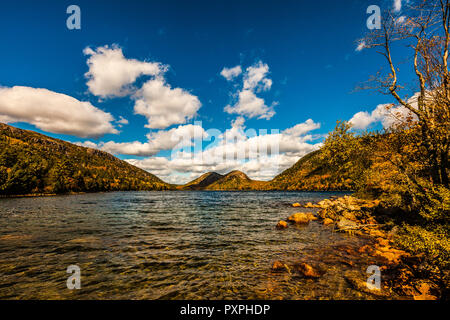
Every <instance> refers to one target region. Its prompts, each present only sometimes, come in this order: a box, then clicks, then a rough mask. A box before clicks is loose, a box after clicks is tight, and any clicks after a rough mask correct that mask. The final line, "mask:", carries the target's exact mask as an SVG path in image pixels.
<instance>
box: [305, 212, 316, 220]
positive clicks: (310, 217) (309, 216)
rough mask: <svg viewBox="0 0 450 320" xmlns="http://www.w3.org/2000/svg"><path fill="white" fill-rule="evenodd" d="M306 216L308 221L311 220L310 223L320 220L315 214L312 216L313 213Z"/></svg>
mask: <svg viewBox="0 0 450 320" xmlns="http://www.w3.org/2000/svg"><path fill="white" fill-rule="evenodd" d="M306 216H307V217H308V219H309V220H310V221H316V220H318V219H319V218H317V217H316V216H315V215H314V214H312V213H311V212H307V213H306Z"/></svg>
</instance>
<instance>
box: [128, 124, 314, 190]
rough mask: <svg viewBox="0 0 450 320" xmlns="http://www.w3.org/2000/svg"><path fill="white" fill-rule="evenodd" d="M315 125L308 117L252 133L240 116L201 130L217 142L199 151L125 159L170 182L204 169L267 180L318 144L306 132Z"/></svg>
mask: <svg viewBox="0 0 450 320" xmlns="http://www.w3.org/2000/svg"><path fill="white" fill-rule="evenodd" d="M319 127H320V125H319V124H318V123H315V122H314V121H312V120H311V119H309V120H307V121H306V122H304V123H301V124H298V125H295V126H294V127H292V128H288V129H286V130H284V131H282V132H279V130H274V131H270V132H256V131H255V130H253V129H246V127H245V123H244V119H243V118H242V117H239V118H237V119H236V120H235V121H234V122H233V123H232V125H231V128H229V129H228V130H226V131H225V132H224V133H220V132H214V130H212V131H210V130H208V131H206V133H205V132H204V134H205V136H206V137H208V138H210V139H212V138H214V140H215V141H217V142H216V143H213V144H212V145H208V146H207V147H206V148H202V149H201V150H200V151H199V152H195V150H194V151H192V148H188V149H187V150H186V149H183V150H181V149H178V150H177V151H176V152H173V153H172V157H171V158H166V157H160V156H156V157H151V158H146V159H131V160H127V161H128V162H130V163H131V164H133V165H136V166H138V167H140V168H142V169H145V170H147V171H149V172H152V173H153V174H156V175H158V176H159V177H161V178H163V179H164V180H165V181H168V182H172V183H185V182H187V181H189V180H192V179H193V178H196V177H198V176H199V175H201V174H203V173H205V172H208V171H216V172H218V173H227V172H229V171H231V170H241V171H243V172H245V173H247V174H248V175H249V176H250V177H251V178H253V179H259V180H270V179H272V178H273V177H274V176H275V175H276V174H278V173H280V172H281V171H282V170H285V169H287V168H288V167H290V166H292V165H293V164H294V163H295V162H296V161H298V159H299V158H300V157H302V156H304V155H305V154H307V153H309V152H311V151H314V150H317V149H318V148H319V147H320V146H321V143H311V142H310V141H312V140H315V139H316V138H315V137H313V136H311V135H308V133H309V132H310V131H312V130H315V129H317V128H319ZM187 134H189V133H187ZM168 145H170V144H166V146H168ZM190 146H192V144H191V145H190ZM178 147H180V145H178ZM187 172H189V173H188V174H187Z"/></svg>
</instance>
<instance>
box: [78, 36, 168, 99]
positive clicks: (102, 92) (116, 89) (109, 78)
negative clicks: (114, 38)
mask: <svg viewBox="0 0 450 320" xmlns="http://www.w3.org/2000/svg"><path fill="white" fill-rule="evenodd" d="M83 52H84V54H85V55H87V56H89V58H88V60H87V65H88V66H89V71H88V72H87V73H86V74H85V77H86V78H87V79H88V82H87V86H88V88H89V91H90V92H91V93H93V94H94V95H96V96H100V97H103V98H106V97H114V96H126V95H128V94H130V92H132V91H133V90H132V89H131V88H130V85H132V84H133V83H134V82H135V81H136V79H137V78H138V77H140V76H143V75H148V76H157V75H160V74H163V73H164V72H165V71H166V70H167V67H166V66H163V65H162V64H160V63H158V62H144V61H139V60H135V59H126V58H125V57H124V55H123V52H122V49H121V48H119V47H118V46H116V45H114V46H112V47H109V46H103V47H98V48H96V49H91V48H89V47H87V48H86V49H84V51H83Z"/></svg>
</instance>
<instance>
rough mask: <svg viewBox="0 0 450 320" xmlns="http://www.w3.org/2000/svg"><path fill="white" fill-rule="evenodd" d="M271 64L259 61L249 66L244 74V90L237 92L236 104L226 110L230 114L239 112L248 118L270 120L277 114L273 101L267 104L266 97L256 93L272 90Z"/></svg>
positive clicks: (228, 106)
mask: <svg viewBox="0 0 450 320" xmlns="http://www.w3.org/2000/svg"><path fill="white" fill-rule="evenodd" d="M268 74H269V66H268V65H267V64H265V63H262V62H261V61H259V62H258V63H256V64H255V65H253V66H250V67H248V68H247V69H246V70H245V73H244V75H243V84H242V90H240V91H239V92H238V93H237V101H236V103H235V104H234V105H227V106H226V107H225V108H224V111H225V112H227V113H229V114H238V115H242V116H246V117H248V118H258V119H266V120H269V119H270V118H272V117H273V116H274V115H275V111H274V108H273V107H274V106H275V105H276V103H273V104H272V105H271V106H267V105H266V103H265V101H264V99H262V98H260V97H258V96H257V95H256V93H258V92H261V91H267V90H270V88H271V87H272V80H271V79H269V78H267V75H268Z"/></svg>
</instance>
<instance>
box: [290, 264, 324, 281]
mask: <svg viewBox="0 0 450 320" xmlns="http://www.w3.org/2000/svg"><path fill="white" fill-rule="evenodd" d="M295 269H296V270H297V271H298V272H300V273H301V274H302V275H303V276H305V277H306V278H319V277H320V273H319V272H318V271H317V270H316V269H314V268H313V267H312V266H310V265H309V264H307V263H304V262H302V263H300V264H298V265H296V266H295Z"/></svg>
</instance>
